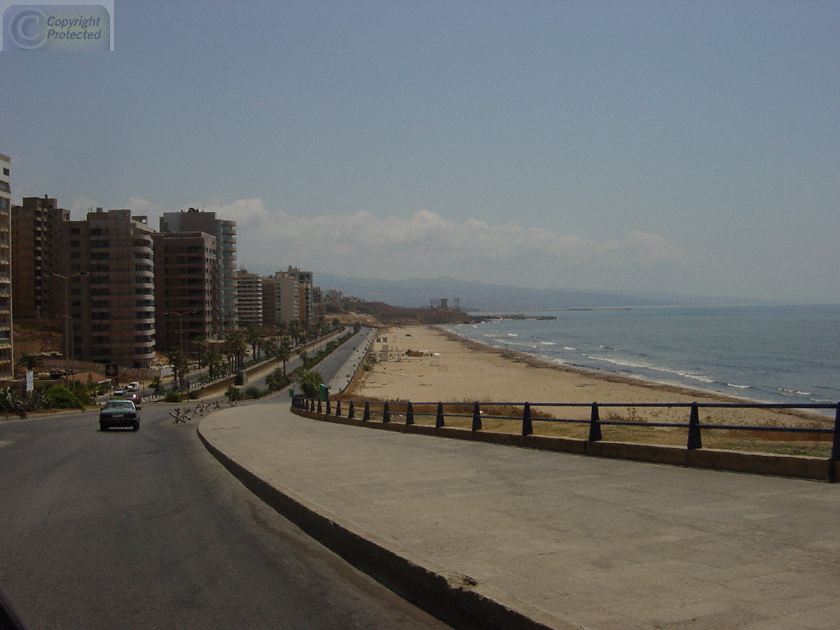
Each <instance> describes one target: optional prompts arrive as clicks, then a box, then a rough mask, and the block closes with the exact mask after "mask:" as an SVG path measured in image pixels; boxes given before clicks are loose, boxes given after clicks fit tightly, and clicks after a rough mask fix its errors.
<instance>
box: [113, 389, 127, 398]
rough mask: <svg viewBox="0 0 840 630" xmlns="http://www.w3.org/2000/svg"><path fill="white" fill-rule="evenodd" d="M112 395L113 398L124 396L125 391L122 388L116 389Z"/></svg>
mask: <svg viewBox="0 0 840 630" xmlns="http://www.w3.org/2000/svg"><path fill="white" fill-rule="evenodd" d="M112 395H113V396H125V390H124V389H123V388H122V387H117V389H115V390H114V393H113V394H112Z"/></svg>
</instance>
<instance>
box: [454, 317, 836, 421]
mask: <svg viewBox="0 0 840 630" xmlns="http://www.w3.org/2000/svg"><path fill="white" fill-rule="evenodd" d="M506 314H509V315H516V316H517V317H522V319H519V318H516V319H508V318H502V319H493V320H490V321H486V322H482V323H478V324H460V325H452V326H448V327H447V328H449V329H450V330H452V331H453V332H456V333H458V334H459V335H462V336H464V337H467V338H469V339H473V340H475V341H479V342H482V343H485V344H488V345H490V346H493V347H497V348H509V349H511V350H518V351H520V352H526V353H528V354H532V355H535V356H538V357H540V358H543V359H546V360H548V361H552V362H555V363H558V364H561V365H567V366H572V367H577V368H582V369H585V370H590V371H596V372H609V373H617V374H621V375H623V376H628V377H632V378H638V379H644V380H648V381H654V382H658V383H667V384H673V385H680V386H683V387H690V388H693V389H700V390H704V391H711V392H717V393H721V394H726V395H729V396H735V397H738V398H744V399H747V400H750V401H755V402H771V403H797V404H798V403H804V404H809V403H832V404H836V403H837V402H838V401H840V305H826V306H815V305H783V306H778V305H773V306H769V305H766V306H765V305H761V306H753V305H751V306H679V307H677V306H674V307H637V308H627V309H624V308H622V309H580V310H558V311H539V312H527V313H511V312H508V313H506ZM481 315H484V316H487V315H488V314H487V313H481ZM499 315H501V314H499Z"/></svg>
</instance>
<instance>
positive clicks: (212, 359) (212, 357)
mask: <svg viewBox="0 0 840 630" xmlns="http://www.w3.org/2000/svg"><path fill="white" fill-rule="evenodd" d="M204 364H205V365H206V366H207V373H208V375H209V376H210V378H216V377H217V376H218V375H219V372H221V369H222V355H221V354H219V352H218V350H216V349H215V348H210V349H209V350H207V352H205V353H204Z"/></svg>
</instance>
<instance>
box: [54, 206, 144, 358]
mask: <svg viewBox="0 0 840 630" xmlns="http://www.w3.org/2000/svg"><path fill="white" fill-rule="evenodd" d="M153 233H154V230H152V229H151V228H150V227H149V226H148V224H147V219H146V217H140V216H137V217H132V216H131V210H108V211H107V212H106V211H103V210H102V208H97V210H96V212H89V213H88V215H87V218H86V219H85V220H82V221H65V222H64V224H63V226H62V243H63V247H62V251H61V261H62V267H63V268H64V269H65V270H66V273H65V274H62V275H63V276H64V278H63V279H62V280H63V282H64V283H66V289H65V290H66V295H67V302H68V303H69V304H67V306H66V308H68V310H69V313H70V317H71V320H70V321H71V325H72V330H71V332H70V337H71V339H72V344H71V347H70V349H69V354H70V357H71V358H77V359H81V360H84V361H94V362H97V363H117V364H118V365H121V366H124V367H131V368H147V367H149V365H150V364H151V362H152V360H153V359H154V357H155V352H154V351H155V289H154V254H153V252H154V250H153V242H152V235H153Z"/></svg>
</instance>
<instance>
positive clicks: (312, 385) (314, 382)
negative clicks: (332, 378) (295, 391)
mask: <svg viewBox="0 0 840 630" xmlns="http://www.w3.org/2000/svg"><path fill="white" fill-rule="evenodd" d="M323 382H324V379H323V377H322V376H321V373H320V372H317V371H316V370H301V371H300V372H299V374H298V385H300V390H301V391H302V392H303V394H304V395H305V396H306V397H307V398H316V397H317V396H318V393H319V392H320V390H321V383H323Z"/></svg>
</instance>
